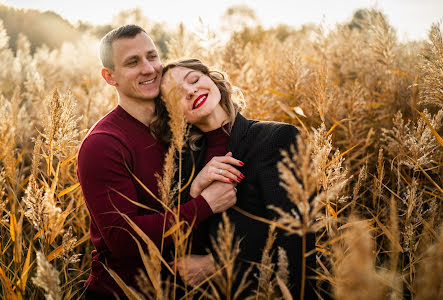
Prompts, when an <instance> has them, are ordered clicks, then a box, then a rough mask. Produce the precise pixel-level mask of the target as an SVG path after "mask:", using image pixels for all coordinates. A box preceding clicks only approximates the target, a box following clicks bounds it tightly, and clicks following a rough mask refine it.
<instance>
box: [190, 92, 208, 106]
mask: <svg viewBox="0 0 443 300" xmlns="http://www.w3.org/2000/svg"><path fill="white" fill-rule="evenodd" d="M206 99H208V94H201V95H200V96H198V97H197V99H195V101H194V104H193V105H192V109H197V108H199V107H200V106H202V105H203V104H204V103H205V101H206Z"/></svg>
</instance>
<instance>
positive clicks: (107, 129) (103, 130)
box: [80, 109, 128, 149]
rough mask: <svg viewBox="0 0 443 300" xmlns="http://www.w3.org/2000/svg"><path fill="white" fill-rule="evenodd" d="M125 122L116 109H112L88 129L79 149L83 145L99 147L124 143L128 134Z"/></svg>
mask: <svg viewBox="0 0 443 300" xmlns="http://www.w3.org/2000/svg"><path fill="white" fill-rule="evenodd" d="M125 123H126V121H125V120H124V119H122V118H120V117H119V116H118V114H117V112H116V109H113V110H112V111H110V112H109V113H107V114H106V115H104V116H103V117H102V118H101V119H100V120H98V121H97V122H96V123H95V124H94V125H93V126H92V127H91V128H90V129H89V131H88V133H87V134H86V136H85V138H84V139H83V142H82V144H81V146H80V149H82V148H84V147H85V145H89V146H95V147H101V146H102V144H105V145H106V146H109V145H111V144H113V143H115V142H116V143H120V144H124V143H125V140H126V136H127V134H128V130H125V127H126V125H125Z"/></svg>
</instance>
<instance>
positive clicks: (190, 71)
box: [183, 70, 196, 80]
mask: <svg viewBox="0 0 443 300" xmlns="http://www.w3.org/2000/svg"><path fill="white" fill-rule="evenodd" d="M193 72H196V71H194V70H191V71H189V72H188V73H186V75H185V77H183V80H184V79H186V77H188V75H189V74H191V73H193Z"/></svg>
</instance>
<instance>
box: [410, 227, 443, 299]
mask: <svg viewBox="0 0 443 300" xmlns="http://www.w3.org/2000/svg"><path fill="white" fill-rule="evenodd" d="M442 272H443V227H442V226H440V234H439V236H438V238H437V240H436V241H435V243H434V244H432V245H429V246H428V249H427V250H426V252H425V253H424V256H423V257H422V259H421V261H420V264H419V266H418V270H417V280H416V282H415V288H416V290H417V294H416V299H418V300H424V299H426V300H428V299H429V300H431V299H441V298H442V297H443V281H442V280H441V274H443V273H442Z"/></svg>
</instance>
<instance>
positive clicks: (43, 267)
mask: <svg viewBox="0 0 443 300" xmlns="http://www.w3.org/2000/svg"><path fill="white" fill-rule="evenodd" d="M37 265H38V268H37V273H36V274H35V276H34V277H33V278H32V282H33V283H34V284H35V285H36V286H38V287H40V288H42V289H44V290H45V296H46V299H48V300H61V299H62V292H61V289H60V279H59V273H58V271H57V269H56V268H55V267H54V266H53V265H51V264H50V263H49V262H48V260H47V259H46V256H45V255H44V254H43V253H42V252H40V251H37Z"/></svg>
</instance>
